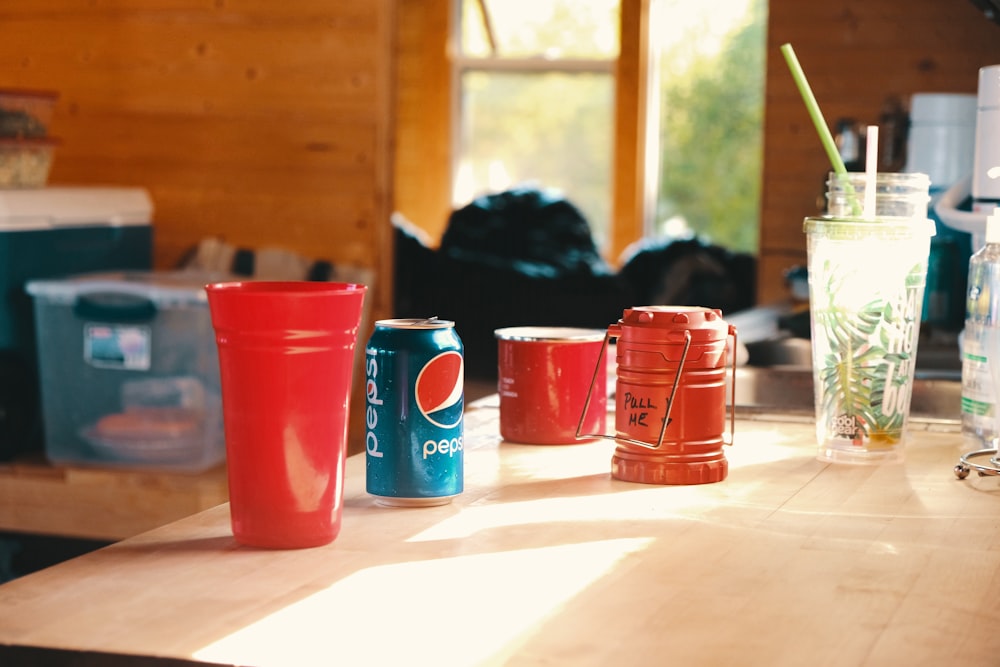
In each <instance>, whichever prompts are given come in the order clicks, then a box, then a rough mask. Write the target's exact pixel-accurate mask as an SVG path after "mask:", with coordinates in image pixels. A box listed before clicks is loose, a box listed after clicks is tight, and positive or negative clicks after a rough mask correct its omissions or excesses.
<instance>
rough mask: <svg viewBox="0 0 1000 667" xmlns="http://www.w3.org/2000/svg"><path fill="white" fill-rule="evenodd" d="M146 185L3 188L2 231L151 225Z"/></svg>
mask: <svg viewBox="0 0 1000 667" xmlns="http://www.w3.org/2000/svg"><path fill="white" fill-rule="evenodd" d="M152 216H153V202H152V199H151V198H150V196H149V193H148V192H147V191H146V190H145V189H144V188H138V187H113V186H107V187H105V186H93V187H92V186H72V187H69V186H67V187H45V188H25V189H20V190H0V232H3V231H26V230H39V229H51V228H56V227H68V226H95V225H101V226H124V225H148V224H150V222H151V221H152Z"/></svg>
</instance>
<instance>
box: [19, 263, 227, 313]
mask: <svg viewBox="0 0 1000 667" xmlns="http://www.w3.org/2000/svg"><path fill="white" fill-rule="evenodd" d="M222 278H223V276H222V275H221V274H218V273H214V272H204V271H113V272H100V273H83V274H77V275H72V276H67V277H65V278H57V279H45V280H29V281H28V282H27V284H26V285H25V289H26V290H27V291H28V293H29V294H31V295H32V296H33V297H40V298H42V299H47V300H48V301H49V302H50V303H70V304H71V303H74V302H75V301H76V300H77V298H78V297H79V296H81V295H87V294H97V293H102V294H104V293H110V294H126V295H129V296H135V297H140V298H143V299H147V300H149V301H152V302H153V303H155V304H156V305H157V306H161V307H163V306H170V305H191V304H206V305H207V303H208V296H207V294H206V293H205V285H207V284H209V283H213V282H218V281H219V280H220V279H222Z"/></svg>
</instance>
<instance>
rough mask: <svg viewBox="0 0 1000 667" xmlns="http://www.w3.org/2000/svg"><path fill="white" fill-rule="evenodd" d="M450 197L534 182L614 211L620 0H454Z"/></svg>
mask: <svg viewBox="0 0 1000 667" xmlns="http://www.w3.org/2000/svg"><path fill="white" fill-rule="evenodd" d="M457 2H458V3H459V11H460V20H459V22H458V25H460V26H461V28H460V35H459V39H458V40H457V49H458V53H457V55H456V58H455V60H454V62H455V76H456V77H457V82H456V83H457V86H456V89H457V90H458V91H460V92H459V95H458V96H457V101H458V104H459V110H458V113H457V114H456V116H455V117H456V118H458V119H460V121H459V123H458V124H457V125H458V127H457V132H458V136H457V137H455V139H454V145H455V146H456V154H457V165H456V166H455V169H454V182H453V184H454V187H453V203H454V204H456V205H464V204H465V203H468V201H469V200H471V199H472V198H473V197H475V196H477V195H479V194H482V193H484V192H495V191H498V190H502V189H504V188H507V187H510V186H512V185H518V184H526V183H530V184H535V185H538V186H539V187H543V188H552V189H556V190H558V191H560V192H561V193H562V194H563V195H564V196H565V197H566V198H567V199H569V200H570V201H571V202H573V203H574V204H575V205H576V206H577V207H578V208H580V210H581V212H582V213H583V215H584V216H585V217H586V218H587V220H588V222H589V223H590V225H591V228H592V230H593V234H594V238H595V240H596V241H597V243H598V244H599V245H602V244H603V241H604V239H605V238H606V233H607V230H608V225H609V220H610V217H611V159H612V151H613V140H612V137H613V133H614V123H613V120H614V63H615V59H616V58H617V56H618V23H619V22H618V0H588V1H586V2H581V0H492V1H491V0H457Z"/></svg>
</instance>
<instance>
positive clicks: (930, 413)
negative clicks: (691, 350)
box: [736, 337, 962, 424]
mask: <svg viewBox="0 0 1000 667" xmlns="http://www.w3.org/2000/svg"><path fill="white" fill-rule="evenodd" d="M747 351H748V352H749V360H748V363H747V364H746V365H745V366H740V367H738V368H737V369H736V406H737V409H743V410H749V411H762V412H780V413H788V414H793V415H806V416H810V415H814V414H815V407H814V405H813V383H812V358H811V357H812V351H811V344H810V341H809V340H808V339H805V338H793V337H787V338H775V339H770V340H763V341H756V342H753V343H749V344H748V345H747ZM961 393H962V385H961V362H960V359H959V354H958V346H957V343H956V344H948V343H938V342H929V343H927V344H925V342H924V341H921V343H920V346H919V347H918V350H917V369H916V373H915V375H914V381H913V394H912V398H911V400H910V417H911V419H912V420H918V421H919V420H926V421H935V422H946V423H954V424H957V423H959V421H960V420H961V414H960V409H961Z"/></svg>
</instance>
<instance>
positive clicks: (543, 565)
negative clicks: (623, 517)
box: [194, 538, 652, 667]
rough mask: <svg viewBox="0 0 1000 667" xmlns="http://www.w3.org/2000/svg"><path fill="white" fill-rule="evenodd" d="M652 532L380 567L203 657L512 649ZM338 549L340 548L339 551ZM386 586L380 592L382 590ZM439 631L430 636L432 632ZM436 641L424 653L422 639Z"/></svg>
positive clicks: (446, 661) (448, 658)
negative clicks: (625, 537) (636, 535)
mask: <svg viewBox="0 0 1000 667" xmlns="http://www.w3.org/2000/svg"><path fill="white" fill-rule="evenodd" d="M651 541H652V540H651V539H649V538H632V539H615V540H604V541H599V542H584V543H579V544H567V545H561V546H555V547H546V548H541V549H522V550H517V551H506V552H499V553H489V554H480V555H474V556H462V557H457V558H444V559H437V560H428V561H416V562H408V563H398V564H395V565H381V566H377V567H371V568H368V569H365V570H362V571H360V572H356V573H355V574H353V575H351V576H349V577H347V578H346V579H343V580H341V581H338V582H337V583H335V584H333V585H332V586H330V587H329V588H326V589H324V590H322V591H319V592H317V593H315V594H313V595H311V596H309V597H307V598H305V599H303V600H301V601H300V602H297V603H295V604H292V605H290V606H288V607H285V608H284V609H282V610H280V611H278V612H276V613H273V614H271V615H269V616H267V617H265V618H262V619H261V620H259V621H257V622H255V623H252V624H250V625H248V626H246V627H245V628H243V629H241V630H240V631H238V632H236V633H233V634H232V635H229V636H228V637H225V638H223V639H221V640H219V641H218V642H215V643H214V644H211V645H209V646H206V647H205V648H204V649H202V650H200V651H198V652H197V653H196V654H195V655H194V657H195V658H197V659H199V660H206V661H220V662H223V661H224V662H227V663H229V662H232V661H236V662H238V663H246V664H254V665H281V666H282V667H285V666H287V665H297V666H301V665H311V664H318V663H317V662H316V660H317V658H315V656H319V655H324V654H325V655H327V656H329V653H330V647H331V646H333V647H335V652H336V653H340V655H341V656H342V657H343V660H344V663H343V664H399V665H409V664H433V665H435V667H441V666H443V665H471V664H476V663H478V662H480V661H483V660H488V659H489V658H491V657H495V656H496V655H498V654H503V653H506V652H507V651H510V650H512V649H513V648H515V647H516V646H515V645H516V644H517V643H519V642H518V639H519V638H522V641H523V640H524V639H526V638H527V637H528V636H530V635H531V634H533V633H534V632H536V631H541V632H544V627H543V626H542V627H541V628H540V627H539V624H540V623H542V622H543V621H544V620H545V619H546V618H547V617H550V616H552V615H554V614H557V613H558V612H559V610H560V608H561V607H563V606H564V605H565V604H566V603H567V601H569V600H570V599H571V598H573V597H574V596H575V595H578V594H579V593H580V592H581V591H583V590H584V589H586V588H587V587H588V586H590V585H591V584H592V583H593V582H595V581H597V580H598V579H600V578H601V577H602V576H604V575H605V574H607V573H609V572H611V571H612V570H613V569H614V568H615V566H616V565H617V564H618V563H619V562H620V561H621V560H623V559H624V558H625V557H626V556H628V555H630V554H633V553H635V552H637V551H640V550H642V549H644V548H645V547H646V546H647V545H648V544H649V543H650V542H651ZM331 557H333V558H335V557H336V552H332V553H331ZM373 591H377V592H378V594H377V595H373V594H372V592H373ZM429 637H430V638H433V639H434V640H435V641H433V642H428V638H429ZM429 644H430V645H434V646H436V648H435V650H434V652H433V654H425V655H415V654H414V653H413V650H414V647H415V646H428V645H429Z"/></svg>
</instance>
